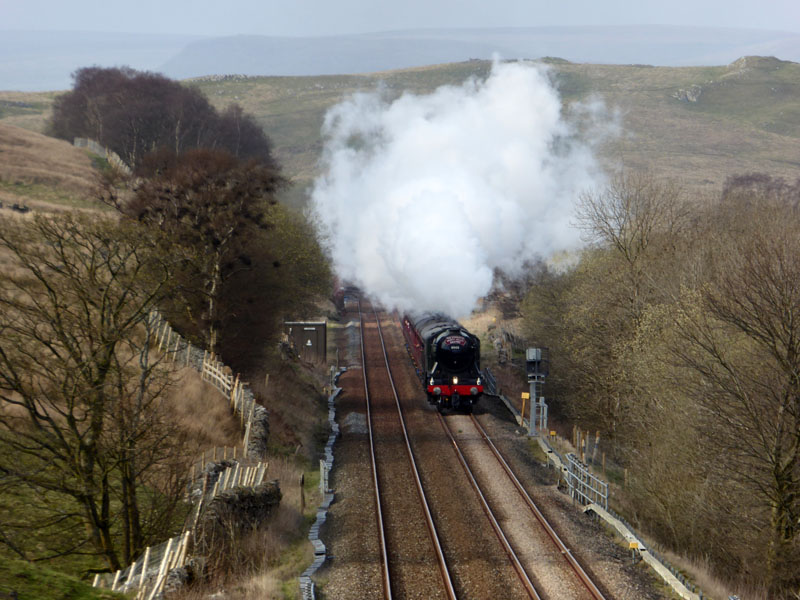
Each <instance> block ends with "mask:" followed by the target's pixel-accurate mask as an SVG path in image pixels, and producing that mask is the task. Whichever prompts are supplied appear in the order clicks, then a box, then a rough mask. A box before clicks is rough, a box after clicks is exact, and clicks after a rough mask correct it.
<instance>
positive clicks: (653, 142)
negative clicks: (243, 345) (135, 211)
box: [0, 57, 800, 203]
mask: <svg viewBox="0 0 800 600" xmlns="http://www.w3.org/2000/svg"><path fill="white" fill-rule="evenodd" d="M547 62H548V63H549V64H550V66H551V68H552V73H553V78H554V79H555V81H556V82H557V85H558V88H559V90H560V92H561V94H562V96H563V98H564V100H565V101H566V102H568V103H570V102H576V101H587V100H593V99H600V100H602V101H603V102H604V103H605V105H606V107H607V108H608V109H609V111H611V112H614V113H616V114H617V115H618V120H619V124H620V126H621V135H620V136H619V137H618V138H617V139H616V140H615V141H613V142H611V143H608V144H606V145H605V146H604V147H602V148H601V154H602V159H603V161H604V162H605V163H606V164H607V165H609V166H624V167H627V168H640V167H646V168H649V169H652V170H653V171H654V172H655V173H656V174H659V175H663V176H668V177H674V178H677V179H679V180H681V181H683V182H684V183H685V185H686V186H687V187H688V188H690V189H691V190H692V191H694V192H697V193H704V192H707V191H714V190H717V189H719V187H720V186H721V184H722V183H723V182H724V181H725V179H726V178H727V177H728V176H730V175H732V174H736V173H742V172H752V171H764V172H768V173H770V174H772V175H775V176H780V177H785V178H789V179H794V178H795V177H796V172H797V171H796V170H797V167H798V165H800V150H798V144H797V142H798V137H800V118H799V117H800V64H798V63H793V62H787V61H780V60H777V59H774V58H758V57H746V58H741V59H739V60H736V61H734V62H733V63H731V64H729V65H725V66H711V67H653V66H649V65H598V64H577V63H570V62H567V61H563V60H558V59H551V60H549V61H547ZM489 68H490V63H489V62H488V61H480V60H472V61H467V62H461V63H450V64H442V65H434V66H428V67H419V68H413V69H402V70H396V71H387V72H381V73H372V74H364V75H328V76H316V77H244V76H214V77H206V78H199V79H194V80H189V81H188V82H187V83H188V84H189V85H195V86H198V87H199V88H200V89H201V90H202V91H203V92H204V93H205V94H207V95H208V97H209V98H210V99H211V101H212V102H213V103H214V104H215V105H216V106H218V107H224V106H227V105H228V104H230V103H232V102H238V103H239V104H241V105H242V107H243V108H244V109H245V111H247V112H249V113H251V114H253V115H254V116H255V117H256V118H257V119H258V121H259V122H260V123H261V124H262V125H263V126H264V128H265V129H266V131H267V132H268V134H269V135H270V136H271V137H272V139H273V141H274V143H275V149H276V151H277V155H278V157H279V159H280V160H281V162H282V163H283V165H284V167H285V171H286V173H287V175H289V176H290V177H291V178H292V179H293V181H294V183H295V186H294V187H293V188H292V189H291V190H290V191H289V193H288V197H289V198H290V199H291V201H292V202H294V203H302V202H303V199H304V197H305V190H306V189H307V187H308V186H309V185H311V184H312V182H313V179H314V177H315V176H316V175H317V174H318V169H317V164H318V161H319V158H320V153H321V149H322V138H321V134H320V127H321V125H322V121H323V117H324V114H325V111H326V110H327V109H328V108H330V107H331V106H332V105H334V104H335V103H336V102H338V101H340V100H341V99H342V98H344V97H346V96H348V95H350V94H353V93H354V92H358V91H370V90H375V89H377V88H378V87H379V86H382V87H383V88H384V89H385V90H387V93H388V94H390V95H394V96H398V95H399V94H400V93H402V92H412V93H419V94H423V93H427V92H430V91H432V90H433V89H435V88H436V87H438V86H441V85H445V84H458V83H460V82H462V81H464V80H465V79H467V78H469V77H473V76H475V77H479V78H480V77H485V76H486V74H487V73H488V71H489ZM52 98H53V95H52V94H49V93H42V94H33V93H28V94H21V93H11V92H5V93H0V123H10V124H16V125H19V126H21V127H25V128H29V129H33V130H38V131H41V130H42V129H43V127H44V121H45V118H46V117H47V114H48V107H49V105H50V104H51V103H52Z"/></svg>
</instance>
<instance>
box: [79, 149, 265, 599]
mask: <svg viewBox="0 0 800 600" xmlns="http://www.w3.org/2000/svg"><path fill="white" fill-rule="evenodd" d="M76 145H77V144H76ZM147 325H148V328H149V330H150V331H151V332H152V333H153V344H154V346H155V347H156V348H157V349H158V351H159V352H163V353H164V354H165V355H166V357H167V359H168V360H171V361H172V362H173V363H177V364H181V365H184V366H188V367H192V368H194V369H195V370H197V371H199V372H200V374H201V379H202V380H203V381H207V382H208V383H210V384H212V385H213V386H214V387H215V388H217V390H219V392H220V393H221V394H222V395H223V396H225V397H226V398H227V399H228V401H229V402H230V405H231V409H232V410H233V411H234V413H235V414H236V415H237V416H238V417H239V418H240V421H241V424H242V428H243V440H242V445H241V447H234V448H227V447H226V448H213V449H211V450H207V451H206V452H204V453H203V456H201V457H200V459H199V460H198V461H197V462H195V463H193V464H192V467H191V479H190V482H189V488H188V490H187V495H188V498H187V499H188V500H189V501H191V502H192V503H193V505H194V508H193V509H192V511H191V514H190V515H189V517H188V518H187V519H186V522H185V524H184V530H183V532H182V533H181V534H180V535H178V536H175V537H173V538H170V539H169V540H167V541H166V542H163V543H161V544H158V545H156V546H151V547H148V548H147V549H146V550H145V552H144V554H143V555H142V556H141V557H140V558H139V559H138V560H137V561H136V562H134V563H133V564H132V565H130V566H128V567H126V568H125V569H121V570H119V571H117V572H116V573H106V574H97V575H96V576H95V578H94V582H93V584H92V585H93V586H94V587H102V588H106V589H110V590H112V591H120V592H124V593H126V592H130V591H132V590H134V589H137V590H138V592H137V594H136V596H135V598H136V600H156V599H158V598H162V597H163V592H164V589H165V588H168V587H169V585H170V580H171V579H175V580H176V581H180V577H179V576H178V575H176V574H174V573H172V571H173V569H176V568H178V567H183V566H184V565H185V563H186V557H187V552H188V549H189V548H190V546H191V543H192V540H193V539H194V534H195V531H196V528H197V523H198V521H199V519H200V515H201V514H202V511H203V509H204V508H205V507H206V506H208V504H209V503H210V502H211V501H212V500H213V499H214V498H215V497H216V496H218V495H219V494H221V493H223V492H224V491H226V490H230V489H233V488H236V487H249V488H256V487H258V486H260V485H261V484H262V483H264V480H265V478H266V475H267V472H268V470H269V463H267V462H265V461H263V460H261V459H262V458H263V457H264V455H265V450H266V437H267V435H268V422H267V417H268V414H267V411H266V409H265V408H264V407H263V406H260V405H259V404H258V403H257V402H256V401H255V397H254V395H253V393H252V391H251V390H250V388H249V387H248V386H247V385H246V384H245V383H244V382H242V381H240V379H239V376H238V375H237V376H236V377H234V376H233V372H232V371H231V369H230V368H229V367H226V366H225V365H224V364H222V362H220V361H219V360H217V358H216V357H215V356H214V355H213V354H211V353H209V352H207V351H205V350H202V349H200V348H198V347H196V346H193V345H192V344H191V343H190V342H189V341H188V340H186V339H184V338H183V337H182V336H181V335H179V334H178V333H177V332H176V331H175V330H174V329H173V328H172V327H171V326H170V324H169V323H168V322H167V320H166V319H164V318H163V317H162V316H161V314H160V313H158V312H156V311H153V312H152V313H150V316H149V318H148V322H147Z"/></svg>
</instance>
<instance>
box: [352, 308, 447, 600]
mask: <svg viewBox="0 0 800 600" xmlns="http://www.w3.org/2000/svg"><path fill="white" fill-rule="evenodd" d="M373 315H374V321H372V322H373V323H374V325H373V326H371V327H367V324H366V323H365V317H364V312H363V311H362V309H361V302H360V301H359V319H360V322H361V359H362V365H363V376H364V392H365V396H366V411H367V425H368V431H369V446H370V457H371V463H372V480H373V487H374V493H375V497H376V504H377V520H378V532H379V537H380V548H381V563H382V565H381V569H382V581H383V590H384V597H385V598H387V599H393V598H410V597H425V598H431V599H433V598H446V599H449V600H455V599H456V594H455V590H454V588H453V582H452V579H451V577H450V572H449V569H448V566H447V562H446V560H445V557H444V553H443V551H442V547H441V543H440V541H439V536H438V533H437V531H436V525H435V524H434V521H433V517H432V515H431V511H430V507H429V505H428V501H427V498H426V496H425V492H424V490H423V487H422V482H421V480H420V477H419V470H418V469H417V465H416V461H415V460H414V454H413V452H412V450H411V444H410V441H409V438H408V431H407V429H406V425H405V422H404V418H403V413H402V408H401V406H400V400H399V398H398V396H397V389H396V387H395V384H394V381H393V379H392V374H391V370H390V369H389V360H388V357H387V354H386V346H385V343H384V340H383V334H382V332H381V330H380V321H379V319H378V317H377V315H376V314H375V313H374V311H373ZM367 347H370V349H371V350H370V353H369V355H368V354H367V350H366V349H367ZM376 355H378V356H376ZM398 432H401V433H402V435H399V434H398ZM402 454H405V456H406V457H407V458H406V460H402V459H399V457H400V456H401V455H402ZM413 490H416V493H414V491H413ZM412 496H415V497H412ZM421 530H422V531H425V530H426V531H427V532H428V538H429V542H428V543H427V544H426V543H425V541H424V540H423V539H421V538H420V531H421ZM434 571H438V576H437V575H436V573H434Z"/></svg>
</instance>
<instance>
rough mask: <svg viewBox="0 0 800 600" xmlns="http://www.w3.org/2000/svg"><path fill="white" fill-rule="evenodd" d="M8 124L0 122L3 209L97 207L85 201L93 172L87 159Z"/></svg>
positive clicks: (67, 146)
mask: <svg viewBox="0 0 800 600" xmlns="http://www.w3.org/2000/svg"><path fill="white" fill-rule="evenodd" d="M0 106H2V105H1V104H0ZM28 110H29V111H30V109H28ZM38 115H39V120H41V112H40V113H38ZM14 116H20V115H19V114H16V115H14ZM21 116H22V117H23V118H27V117H29V116H30V112H28V113H25V112H24V111H23V113H22V115H21ZM11 120H13V118H12V117H8V118H7V119H3V120H1V121H0V202H2V203H3V205H4V206H5V208H7V207H8V206H10V205H12V204H20V205H23V206H29V207H31V208H46V209H54V208H57V207H70V208H87V207H90V206H97V203H94V202H91V201H90V200H89V198H90V197H91V190H92V186H93V185H94V181H95V172H96V169H95V168H94V166H93V161H92V158H91V157H90V155H89V154H87V152H86V151H85V150H81V149H78V148H75V147H73V146H72V145H70V144H69V143H67V142H65V141H62V140H56V139H53V138H50V137H46V136H44V135H42V134H40V133H36V132H32V131H29V130H27V129H22V128H21V127H17V126H14V125H9V124H7V122H8V121H11Z"/></svg>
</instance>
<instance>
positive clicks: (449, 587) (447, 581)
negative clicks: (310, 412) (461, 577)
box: [359, 300, 457, 600]
mask: <svg viewBox="0 0 800 600" xmlns="http://www.w3.org/2000/svg"><path fill="white" fill-rule="evenodd" d="M372 312H373V315H374V316H375V324H376V326H377V330H378V337H379V338H380V342H381V350H382V352H383V361H384V364H385V366H386V373H387V375H388V377H389V384H390V385H391V387H392V395H393V396H394V402H395V406H396V407H397V415H398V419H399V421H400V427H401V429H402V431H403V438H404V440H405V446H406V454H407V456H408V460H409V464H410V465H411V471H412V473H413V475H414V482H415V484H416V487H417V493H418V495H419V499H420V505H421V506H422V510H423V512H424V514H425V522H426V525H427V527H428V533H429V534H430V537H431V543H432V544H433V549H434V552H435V554H436V560H437V562H438V566H439V571H440V573H441V575H442V583H443V585H444V588H445V593H446V595H447V598H448V599H449V600H457V597H456V592H455V589H454V587H453V581H452V578H451V577H450V570H449V569H448V568H447V561H446V559H445V557H444V551H443V550H442V544H441V542H440V541H439V534H438V533H437V531H436V525H435V523H434V522H433V515H432V514H431V509H430V506H429V505H428V500H427V498H426V496H425V490H424V489H423V487H422V480H421V479H420V476H419V470H418V469H417V463H416V460H415V458H414V453H413V451H412V449H411V440H410V439H409V437H408V429H407V428H406V423H405V417H404V416H403V409H402V407H401V406H400V398H399V396H398V394H397V388H396V386H395V384H394V378H393V377H392V370H391V368H390V367H389V355H388V353H387V351H386V343H385V342H384V339H383V331H382V330H381V322H380V318H379V317H378V313H377V312H376V311H375V309H374V308H373V309H372ZM359 315H361V324H362V327H361V348H362V362H363V363H364V381H365V385H366V360H365V359H364V357H363V352H364V345H365V344H364V327H363V323H364V322H363V315H362V313H361V301H360V300H359ZM369 428H370V440H372V420H371V418H370V420H369ZM370 450H371V452H372V460H373V464H374V461H375V455H374V447H371V448H370Z"/></svg>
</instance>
